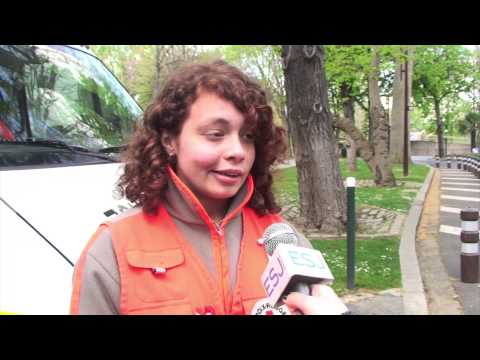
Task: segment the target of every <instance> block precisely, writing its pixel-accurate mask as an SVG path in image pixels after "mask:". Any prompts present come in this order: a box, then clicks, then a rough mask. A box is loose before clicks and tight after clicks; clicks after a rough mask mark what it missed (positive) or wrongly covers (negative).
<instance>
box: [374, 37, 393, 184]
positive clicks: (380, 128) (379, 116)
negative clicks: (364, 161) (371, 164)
mask: <svg viewBox="0 0 480 360" xmlns="http://www.w3.org/2000/svg"><path fill="white" fill-rule="evenodd" d="M379 65H380V58H379V54H378V47H377V46H374V47H373V54H372V64H371V66H372V70H371V71H370V73H369V75H368V96H369V99H370V119H371V123H372V143H373V146H374V151H375V162H376V164H375V180H376V183H377V184H378V185H381V186H395V177H394V175H393V171H392V167H391V164H390V159H389V156H388V117H387V113H386V111H385V109H384V108H383V105H382V103H381V101H380V87H379V85H378V74H379Z"/></svg>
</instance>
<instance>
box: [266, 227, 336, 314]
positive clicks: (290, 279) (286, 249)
mask: <svg viewBox="0 0 480 360" xmlns="http://www.w3.org/2000/svg"><path fill="white" fill-rule="evenodd" d="M261 240H262V241H263V246H264V248H265V251H266V252H267V254H268V255H269V262H268V265H267V268H266V269H265V271H264V272H263V274H262V276H261V280H262V284H263V287H264V289H265V291H266V293H267V296H268V300H269V302H270V304H271V305H272V306H274V307H277V306H279V305H281V303H282V301H281V299H282V298H283V297H284V296H287V295H288V294H290V293H291V292H300V293H303V294H305V295H311V293H310V285H311V284H319V283H322V284H331V283H332V282H333V279H334V278H333V275H332V273H331V271H330V269H329V268H328V265H327V263H326V262H325V259H324V258H323V255H322V254H321V252H320V251H318V250H314V249H309V248H304V247H300V246H298V237H297V234H296V232H295V231H294V230H293V229H292V227H291V226H289V225H288V224H285V223H274V224H272V225H270V226H269V227H268V228H267V229H266V230H265V232H264V234H263V237H262V239H261Z"/></svg>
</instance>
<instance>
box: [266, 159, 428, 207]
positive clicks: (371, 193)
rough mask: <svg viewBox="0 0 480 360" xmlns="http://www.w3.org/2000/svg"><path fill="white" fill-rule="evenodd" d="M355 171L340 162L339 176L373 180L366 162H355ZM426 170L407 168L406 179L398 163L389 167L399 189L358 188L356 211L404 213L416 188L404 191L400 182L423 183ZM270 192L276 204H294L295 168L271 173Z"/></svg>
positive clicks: (296, 197) (342, 161) (415, 166)
mask: <svg viewBox="0 0 480 360" xmlns="http://www.w3.org/2000/svg"><path fill="white" fill-rule="evenodd" d="M357 165H358V166H357V171H356V172H349V171H348V170H347V162H346V159H340V171H341V173H342V177H343V178H344V179H345V178H346V177H349V176H353V177H355V178H356V179H357V180H373V177H372V175H371V174H370V171H369V169H368V167H367V165H366V163H365V162H364V161H363V160H362V159H359V160H358V161H357ZM428 171H429V167H428V166H425V165H410V167H409V176H407V177H403V168H402V165H401V164H396V165H394V166H393V172H394V175H395V178H396V179H397V182H398V183H399V185H400V186H397V187H392V188H390V187H384V188H382V187H361V188H357V189H356V199H357V208H361V207H362V205H368V206H378V207H381V208H384V209H389V210H393V211H397V212H402V213H406V212H407V211H408V209H409V208H410V206H411V204H412V201H413V199H415V196H416V192H417V191H416V189H412V188H405V187H404V186H402V185H403V184H404V182H413V183H418V186H420V185H421V183H422V182H423V181H424V179H425V177H426V176H427V174H428ZM273 188H274V192H275V194H276V195H277V196H278V198H279V200H280V202H282V201H283V199H288V200H287V201H289V202H291V201H297V202H298V184H297V169H296V168H295V167H290V168H285V169H281V170H278V171H276V172H275V174H274V187H273Z"/></svg>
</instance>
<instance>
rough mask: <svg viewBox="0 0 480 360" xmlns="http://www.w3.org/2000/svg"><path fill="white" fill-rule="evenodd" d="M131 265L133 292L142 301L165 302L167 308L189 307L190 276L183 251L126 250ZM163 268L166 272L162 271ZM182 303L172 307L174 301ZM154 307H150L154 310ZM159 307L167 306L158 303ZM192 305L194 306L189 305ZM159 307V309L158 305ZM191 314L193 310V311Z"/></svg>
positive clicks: (130, 279)
mask: <svg viewBox="0 0 480 360" xmlns="http://www.w3.org/2000/svg"><path fill="white" fill-rule="evenodd" d="M126 259H127V262H128V265H129V269H128V271H129V282H130V281H131V282H130V284H131V285H130V286H129V291H131V290H133V291H134V293H135V295H136V297H137V299H138V300H140V301H139V302H140V303H141V302H145V303H160V302H163V303H165V304H164V306H165V307H171V309H172V310H174V312H176V311H177V310H178V311H180V310H185V309H186V308H185V307H184V308H183V309H180V308H179V309H177V310H175V306H177V305H178V306H180V305H185V301H186V299H187V294H188V291H187V288H186V286H187V285H188V284H186V281H185V279H186V277H185V276H184V270H183V269H182V266H180V265H182V264H183V263H184V262H185V258H184V256H183V252H182V251H181V249H169V250H163V251H139V250H135V251H126ZM159 269H161V270H162V271H159ZM175 300H177V303H178V301H182V302H183V303H182V304H170V303H171V302H172V301H175ZM152 305H153V304H151V305H149V306H148V307H149V308H150V307H151V306H152ZM158 305H159V306H158V307H159V308H161V307H163V306H162V305H161V304H158ZM188 306H190V305H189V304H188ZM154 307H155V308H157V306H156V305H155V306H154ZM190 312H191V309H190Z"/></svg>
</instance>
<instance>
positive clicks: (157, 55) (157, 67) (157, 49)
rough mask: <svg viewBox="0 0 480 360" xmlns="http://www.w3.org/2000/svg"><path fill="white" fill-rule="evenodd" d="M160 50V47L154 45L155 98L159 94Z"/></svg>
mask: <svg viewBox="0 0 480 360" xmlns="http://www.w3.org/2000/svg"><path fill="white" fill-rule="evenodd" d="M161 52H162V50H161V48H160V45H155V84H154V88H153V96H154V97H156V96H157V94H158V93H159V92H160V83H161V81H160V74H161V71H162V61H161Z"/></svg>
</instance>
